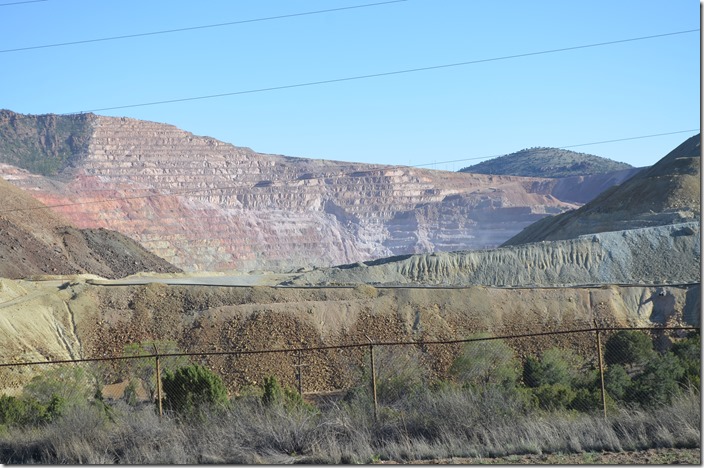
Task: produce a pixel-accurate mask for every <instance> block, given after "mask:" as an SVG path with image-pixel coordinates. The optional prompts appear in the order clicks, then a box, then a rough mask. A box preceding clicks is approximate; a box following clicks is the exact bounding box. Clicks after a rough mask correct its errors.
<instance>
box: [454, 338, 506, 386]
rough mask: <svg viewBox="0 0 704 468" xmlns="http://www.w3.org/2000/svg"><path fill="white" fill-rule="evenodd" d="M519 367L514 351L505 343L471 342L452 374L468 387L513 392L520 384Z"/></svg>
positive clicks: (456, 362) (491, 341)
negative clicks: (500, 388)
mask: <svg viewBox="0 0 704 468" xmlns="http://www.w3.org/2000/svg"><path fill="white" fill-rule="evenodd" d="M484 337H486V335H480V336H476V337H475V338H484ZM519 365H520V364H519V362H518V360H517V359H516V356H515V353H514V352H513V349H511V348H510V347H509V346H508V345H507V344H506V343H504V342H503V341H501V340H483V341H470V342H469V343H467V344H466V345H465V346H464V349H463V351H462V354H461V355H460V356H459V357H458V358H457V359H455V361H454V362H453V363H452V367H451V368H450V372H451V373H452V374H453V375H454V376H455V378H456V379H457V380H458V381H459V382H460V383H462V384H463V385H465V386H473V387H487V386H491V385H499V386H503V387H507V388H512V387H515V385H516V382H517V380H518V376H519V374H518V372H519V371H518V369H519Z"/></svg>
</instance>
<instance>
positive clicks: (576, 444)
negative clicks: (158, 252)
mask: <svg viewBox="0 0 704 468" xmlns="http://www.w3.org/2000/svg"><path fill="white" fill-rule="evenodd" d="M499 401H503V403H504V407H503V409H502V413H491V412H487V410H489V409H491V408H494V409H496V407H497V404H498V402H499ZM508 402H510V400H508V399H506V395H501V394H494V393H492V392H488V393H485V394H479V393H472V392H469V391H467V390H462V389H457V388H446V389H443V390H438V391H433V392H431V391H428V392H425V393H420V394H418V393H416V394H414V396H413V397H409V398H408V399H407V400H404V401H402V402H401V403H399V402H396V403H395V404H394V405H393V407H384V408H382V411H381V412H380V418H379V420H378V421H376V422H375V421H374V418H373V416H372V408H371V406H370V404H369V402H368V400H366V399H365V398H363V397H360V396H358V397H353V398H351V399H350V400H349V401H346V402H345V401H343V402H339V403H337V404H332V405H330V406H329V407H328V408H326V409H325V410H322V411H321V410H315V409H310V408H306V407H298V408H286V407H284V406H280V405H275V406H270V407H269V406H265V405H263V404H261V402H260V400H259V399H257V398H255V397H248V398H244V399H241V400H239V401H237V402H236V403H235V404H234V405H233V406H232V408H231V409H229V410H227V411H219V412H211V413H210V414H208V416H207V417H206V418H205V419H204V420H203V421H202V422H196V423H192V424H191V423H188V424H184V423H180V422H178V420H177V419H176V418H172V417H169V416H166V417H165V418H164V419H163V420H162V421H159V418H158V416H157V415H156V414H155V413H154V409H153V408H152V407H150V406H146V407H142V408H137V409H135V408H131V407H129V406H126V405H124V406H122V405H117V406H115V407H113V411H112V418H108V417H106V416H105V414H104V413H101V412H100V411H96V409H95V408H93V407H84V408H81V407H79V408H76V409H75V410H74V411H72V412H70V413H69V414H66V415H64V416H63V417H62V418H61V419H59V420H58V421H56V422H54V423H52V424H49V425H46V426H44V427H40V428H33V429H24V430H8V431H5V432H4V433H2V434H0V462H2V463H43V464H63V463H69V464H78V463H88V464H105V463H127V464H172V463H187V464H203V463H233V464H234V463H237V464H239V463H244V464H261V463H265V464H283V463H292V462H308V463H319V464H338V463H369V462H373V461H377V460H397V461H410V460H429V459H443V458H450V457H467V458H478V457H507V456H513V455H525V454H532V455H535V456H538V455H545V454H569V453H583V452H600V451H610V452H622V451H628V450H643V449H646V448H653V447H664V448H693V447H699V446H700V436H701V432H700V400H699V395H698V394H695V393H690V394H688V395H685V396H682V397H681V398H678V399H676V401H674V402H673V403H672V404H671V405H670V406H668V407H666V408H664V407H663V408H660V409H657V410H654V411H644V410H636V409H622V410H619V411H618V412H617V413H615V414H613V415H612V416H610V417H609V419H608V420H605V419H604V418H603V415H601V414H599V413H597V414H592V415H589V414H582V413H568V412H555V413H531V412H528V411H527V410H526V409H525V408H524V407H522V406H521V405H520V403H515V402H514V403H512V404H508V405H507V404H506V403H508Z"/></svg>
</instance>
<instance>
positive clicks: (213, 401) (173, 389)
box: [162, 364, 228, 414]
mask: <svg viewBox="0 0 704 468" xmlns="http://www.w3.org/2000/svg"><path fill="white" fill-rule="evenodd" d="M162 386H163V388H164V399H163V401H164V406H165V407H166V408H167V409H169V410H172V411H175V412H176V413H179V414H190V413H193V412H195V411H197V410H199V409H200V408H201V407H202V406H203V405H208V406H216V407H217V406H226V405H227V403H228V398H227V388H225V384H223V383H222V380H220V377H218V376H217V375H215V374H214V373H213V372H212V371H210V370H209V369H207V368H205V367H203V366H200V365H198V364H191V365H189V366H186V367H181V368H179V369H177V370H176V371H170V370H167V371H166V372H165V373H164V376H163V377H162Z"/></svg>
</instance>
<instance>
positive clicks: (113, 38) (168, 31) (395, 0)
mask: <svg viewBox="0 0 704 468" xmlns="http://www.w3.org/2000/svg"><path fill="white" fill-rule="evenodd" d="M33 1H47V0H33ZM406 1H408V0H389V1H385V2H377V3H366V4H363V5H352V6H347V7H340V8H328V9H327V10H315V11H306V12H302V13H291V14H288V15H278V16H267V17H265V18H254V19H248V20H240V21H230V22H227V23H217V24H206V25H201V26H190V27H187V28H177V29H165V30H162V31H151V32H145V33H137V34H125V35H122V36H111V37H101V38H97V39H85V40H81V41H71V42H58V43H54V44H44V45H38V46H29V47H18V48H16V49H4V50H0V53H7V52H21V51H25V50H35V49H48V48H51V47H64V46H70V45H77V44H90V43H93V42H105V41H116V40H121V39H130V38H135V37H146V36H156V35H159V34H172V33H179V32H184V31H195V30H199V29H209V28H221V27H224V26H234V25H238V24H245V23H256V22H260V21H270V20H277V19H284V18H295V17H297V16H308V15H318V14H322V13H332V12H335V11H344V10H353V9H357V8H368V7H374V6H379V5H388V4H391V3H401V2H406ZM18 3H29V2H18ZM7 5H12V4H7ZM0 6H3V5H0Z"/></svg>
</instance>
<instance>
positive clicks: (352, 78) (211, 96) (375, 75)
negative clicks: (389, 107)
mask: <svg viewBox="0 0 704 468" xmlns="http://www.w3.org/2000/svg"><path fill="white" fill-rule="evenodd" d="M698 31H699V29H688V30H685V31H675V32H669V33H664V34H654V35H651V36H640V37H631V38H628V39H619V40H615V41H607V42H597V43H593V44H584V45H578V46H572V47H562V48H559V49H549V50H541V51H538V52H526V53H523V54H514V55H504V56H501V57H491V58H486V59H479V60H470V61H466V62H457V63H447V64H444V65H433V66H429V67H419V68H408V69H405V70H396V71H390V72H382V73H372V74H368V75H357V76H348V77H345V78H333V79H330V80H320V81H309V82H305V83H296V84H289V85H282V86H271V87H267V88H255V89H249V90H245V91H233V92H228V93H219V94H209V95H205V96H194V97H186V98H178V99H166V100H163V101H152V102H142V103H137V104H125V105H122V106H112V107H101V108H97V109H89V110H83V111H76V112H67V113H65V114H62V115H68V114H83V113H87V112H101V111H108V110H117V109H129V108H134V107H146V106H157V105H161V104H171V103H176V102H187V101H198V100H203V99H215V98H222V97H227V96H237V95H241V94H254V93H264V92H269V91H279V90H283V89H292V88H303V87H307V86H318V85H323V84H331V83H341V82H345V81H355V80H366V79H369V78H379V77H383V76H392V75H402V74H407V73H417V72H423V71H429V70H440V69H443V68H452V67H462V66H467V65H476V64H478V63H486V62H496V61H499V60H511V59H516V58H522V57H532V56H536V55H545V54H554V53H558V52H567V51H572V50H579V49H588V48H592V47H603V46H607V45H614V44H623V43H626V42H635V41H644V40H648V39H657V38H662V37H668V36H675V35H679V34H688V33H693V32H698ZM0 52H1V51H0Z"/></svg>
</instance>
